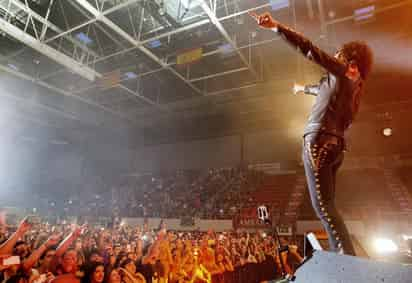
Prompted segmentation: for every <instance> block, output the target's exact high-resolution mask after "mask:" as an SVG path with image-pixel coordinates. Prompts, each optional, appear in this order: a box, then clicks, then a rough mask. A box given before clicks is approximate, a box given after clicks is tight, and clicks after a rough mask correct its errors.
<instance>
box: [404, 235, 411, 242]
mask: <svg viewBox="0 0 412 283" xmlns="http://www.w3.org/2000/svg"><path fill="white" fill-rule="evenodd" d="M402 239H404V240H405V241H407V240H412V235H402Z"/></svg>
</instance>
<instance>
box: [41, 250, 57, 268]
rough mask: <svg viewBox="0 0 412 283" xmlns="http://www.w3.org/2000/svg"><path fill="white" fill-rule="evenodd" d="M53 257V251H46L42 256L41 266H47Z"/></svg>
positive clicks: (54, 253)
mask: <svg viewBox="0 0 412 283" xmlns="http://www.w3.org/2000/svg"><path fill="white" fill-rule="evenodd" d="M55 255H56V252H55V251H48V252H47V253H46V254H45V256H44V259H43V265H45V266H49V265H50V263H51V262H52V260H53V258H54V256H55Z"/></svg>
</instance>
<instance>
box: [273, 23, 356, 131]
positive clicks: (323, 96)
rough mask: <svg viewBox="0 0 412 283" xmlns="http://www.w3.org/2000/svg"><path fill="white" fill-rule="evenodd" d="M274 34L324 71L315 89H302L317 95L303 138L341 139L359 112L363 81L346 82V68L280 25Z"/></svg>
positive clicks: (297, 34)
mask: <svg viewBox="0 0 412 283" xmlns="http://www.w3.org/2000/svg"><path fill="white" fill-rule="evenodd" d="M277 31H278V33H279V34H280V35H281V36H282V37H283V38H284V39H285V40H286V41H287V42H289V43H290V44H291V45H292V46H294V47H296V48H297V49H298V50H299V51H300V52H302V53H303V55H305V56H306V57H307V58H308V59H310V60H312V61H314V62H315V63H317V64H319V65H321V66H322V67H323V68H325V69H326V70H327V73H326V75H325V76H323V77H322V79H321V80H320V82H319V84H318V85H311V86H307V87H306V88H305V93H309V94H312V95H316V101H315V104H314V105H313V107H312V111H311V113H310V116H309V119H308V122H307V124H306V127H305V130H304V135H307V134H309V133H319V132H323V133H328V134H332V135H335V136H338V137H342V138H343V137H344V132H345V130H347V129H348V127H349V126H350V125H351V124H352V121H353V120H354V118H355V115H356V114H357V112H358V109H359V100H360V96H361V93H362V90H363V85H364V81H363V79H362V78H358V79H352V78H349V77H348V75H347V74H348V65H347V64H345V63H343V62H341V61H339V60H338V59H336V58H335V57H333V56H330V55H328V54H327V53H326V52H324V51H322V50H320V49H319V48H318V47H316V46H314V45H313V44H312V42H310V40H308V39H306V38H305V37H303V36H302V35H301V34H299V33H297V32H295V31H293V30H291V29H289V28H287V27H285V26H283V25H279V27H278V30H277Z"/></svg>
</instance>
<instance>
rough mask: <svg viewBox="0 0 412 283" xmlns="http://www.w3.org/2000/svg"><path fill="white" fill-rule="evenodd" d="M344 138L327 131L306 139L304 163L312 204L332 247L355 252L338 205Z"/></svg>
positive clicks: (307, 136)
mask: <svg viewBox="0 0 412 283" xmlns="http://www.w3.org/2000/svg"><path fill="white" fill-rule="evenodd" d="M343 149H344V144H343V140H340V139H337V138H336V137H334V136H330V135H328V134H316V133H315V134H309V135H306V136H305V138H304V146H303V164H304V166H305V174H306V180H307V184H308V189H309V195H310V198H311V201H312V206H313V208H314V210H315V212H316V215H317V216H318V217H319V219H320V221H321V223H322V225H323V227H324V229H325V231H326V233H327V234H328V239H329V249H330V250H331V251H334V252H341V251H342V249H343V252H344V253H345V254H349V255H355V252H354V249H353V246H352V241H351V239H350V236H349V232H348V230H347V228H346V226H345V223H344V222H343V220H342V217H341V216H340V214H339V212H338V211H337V209H336V206H335V184H336V172H337V171H338V169H339V167H340V166H341V165H342V162H343Z"/></svg>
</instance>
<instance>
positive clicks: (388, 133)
mask: <svg viewBox="0 0 412 283" xmlns="http://www.w3.org/2000/svg"><path fill="white" fill-rule="evenodd" d="M382 133H383V135H384V136H385V137H390V136H392V128H385V129H383V130H382Z"/></svg>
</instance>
